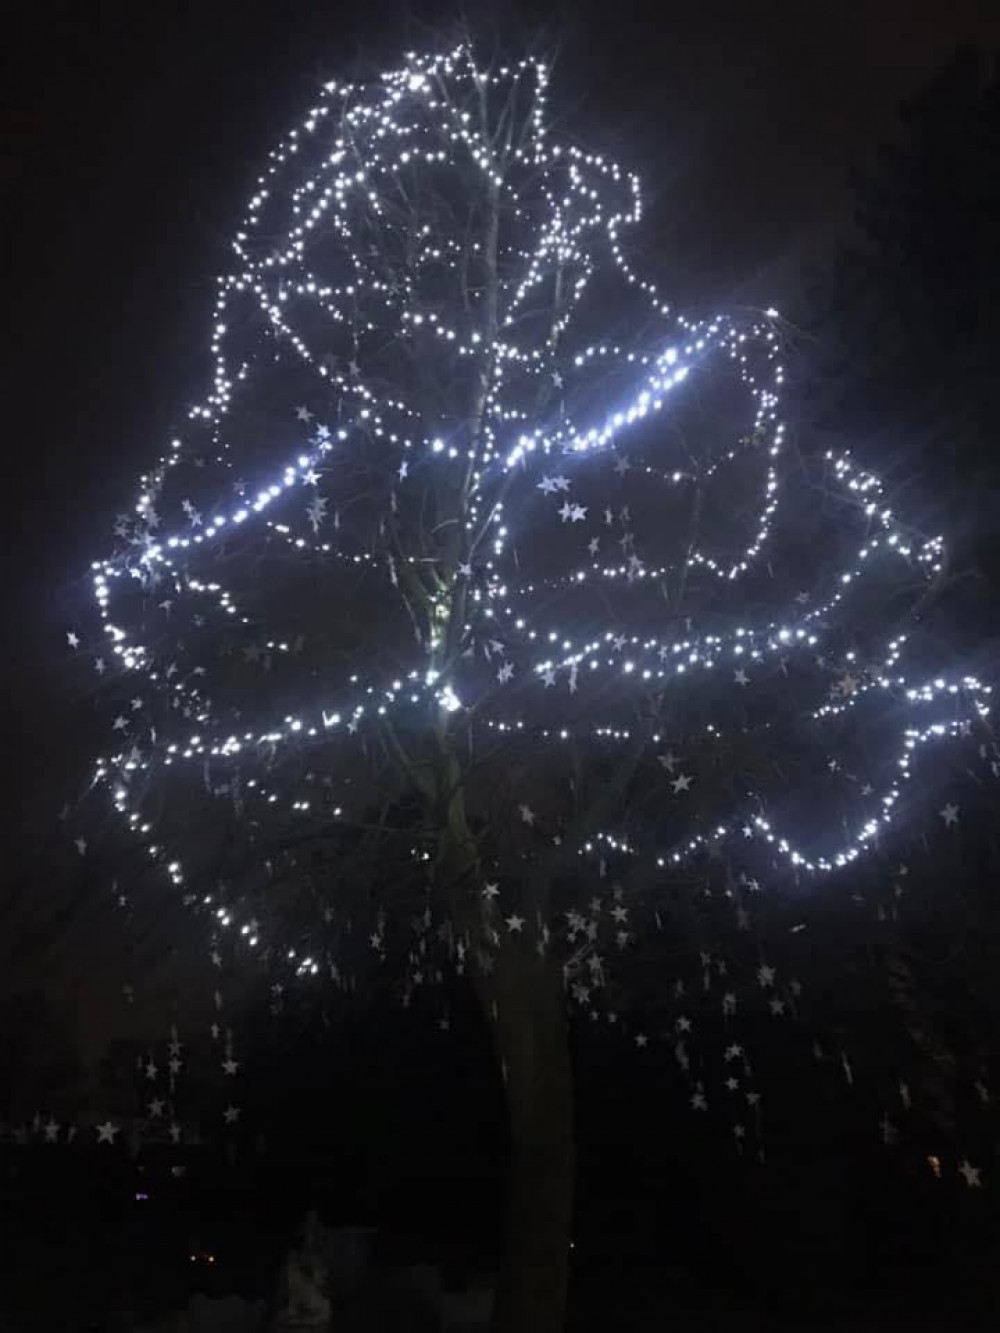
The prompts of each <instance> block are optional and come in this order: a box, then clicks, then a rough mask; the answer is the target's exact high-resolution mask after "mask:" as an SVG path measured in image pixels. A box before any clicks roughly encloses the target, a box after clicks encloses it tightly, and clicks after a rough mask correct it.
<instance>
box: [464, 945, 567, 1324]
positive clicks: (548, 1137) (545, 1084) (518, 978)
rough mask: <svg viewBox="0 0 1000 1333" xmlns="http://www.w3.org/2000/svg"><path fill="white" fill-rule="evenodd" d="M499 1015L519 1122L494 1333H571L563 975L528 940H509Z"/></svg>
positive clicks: (500, 965) (498, 986)
mask: <svg viewBox="0 0 1000 1333" xmlns="http://www.w3.org/2000/svg"><path fill="white" fill-rule="evenodd" d="M488 980H489V981H491V982H492V983H493V984H492V985H489V986H487V987H486V988H484V993H486V994H489V993H492V997H491V1002H490V1003H491V1012H490V1014H489V1018H490V1021H491V1023H492V1026H493V1029H494V1032H495V1035H496V1042H497V1052H498V1055H499V1057H500V1060H501V1066H502V1070H503V1073H504V1082H505V1092H506V1098H507V1116H508V1124H509V1128H510V1163H509V1180H508V1200H507V1225H506V1245H505V1252H504V1258H503V1264H502V1267H501V1270H500V1275H499V1282H498V1286H497V1296H496V1306H495V1310H494V1318H493V1333H562V1330H563V1328H564V1326H565V1317H566V1295H567V1285H568V1277H569V1256H570V1240H571V1238H572V1222H573V1187H574V1175H575V1153H574V1123H573V1122H574V1101H573V1076H572V1065H571V1061H570V1051H569V1032H568V1024H567V1018H566V1001H565V996H564V994H563V986H562V978H561V976H560V974H559V970H558V968H557V967H556V966H554V965H553V964H551V963H548V962H547V961H545V960H543V959H540V958H539V957H538V956H537V955H536V954H535V953H534V951H533V950H532V947H531V944H530V942H529V941H528V940H524V941H523V942H522V941H520V940H517V941H516V942H515V941H512V940H507V941H505V948H504V949H503V950H501V956H500V958H499V959H498V960H497V968H496V973H495V975H494V976H492V977H490V978H489V979H488Z"/></svg>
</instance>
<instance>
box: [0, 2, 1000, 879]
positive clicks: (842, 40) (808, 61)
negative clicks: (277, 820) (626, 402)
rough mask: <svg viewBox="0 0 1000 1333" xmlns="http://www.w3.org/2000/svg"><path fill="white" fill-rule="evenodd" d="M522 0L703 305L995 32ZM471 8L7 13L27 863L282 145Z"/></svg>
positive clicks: (559, 89)
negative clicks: (344, 80)
mask: <svg viewBox="0 0 1000 1333" xmlns="http://www.w3.org/2000/svg"><path fill="white" fill-rule="evenodd" d="M489 8H490V6H488V5H478V4H473V5H470V6H469V12H470V13H474V14H479V13H484V12H486V10H487V9H489ZM497 8H498V9H499V8H501V7H500V6H497ZM503 8H508V7H507V6H504V7H503ZM520 9H521V11H522V13H523V14H524V15H525V18H524V23H523V32H524V34H525V35H530V34H531V33H532V31H534V30H535V28H536V27H537V23H536V22H533V18H536V19H537V18H541V19H544V20H548V22H549V27H550V30H551V31H553V32H558V31H561V32H562V33H563V47H562V54H561V56H560V58H559V62H558V65H557V70H556V75H555V80H554V93H553V100H554V103H555V105H556V107H557V108H559V109H561V110H563V111H564V112H565V114H566V117H567V119H568V120H569V122H570V124H571V126H572V129H573V132H574V135H575V137H577V138H578V139H579V140H580V141H582V142H585V143H587V144H588V145H592V146H594V147H596V148H597V149H602V150H608V151H610V152H612V153H613V154H614V155H615V156H616V157H617V158H618V159H619V160H620V161H622V162H623V163H624V164H625V165H627V166H630V167H634V168H636V169H638V170H639V171H640V173H641V174H642V176H643V178H644V179H645V181H646V186H647V199H648V204H649V209H648V212H647V225H646V228H645V230H644V232H643V234H642V237H641V241H642V248H643V251H644V262H645V265H646V267H647V268H649V267H650V265H652V267H653V268H655V269H656V270H657V271H658V273H659V275H660V278H661V286H662V287H663V289H664V290H665V291H666V292H667V293H668V294H670V295H672V296H673V297H674V298H675V299H676V300H678V301H680V302H681V303H690V304H693V305H697V306H703V305H704V304H705V303H713V304H715V303H718V304H728V305H733V304H743V303H755V304H770V303H772V302H773V303H775V304H777V305H779V307H781V306H784V305H787V304H788V302H789V301H792V300H794V296H795V286H796V274H797V272H798V266H799V264H800V263H801V261H802V259H803V257H808V256H810V255H811V254H814V253H818V252H821V250H822V244H823V242H824V241H825V240H826V239H827V238H829V237H830V236H831V235H833V234H835V232H836V230H837V228H838V227H839V226H840V225H841V223H842V220H843V218H844V215H845V212H846V207H847V201H846V194H845V189H844V183H845V177H846V174H847V171H848V169H849V168H850V166H851V165H852V163H854V162H856V161H858V160H859V159H860V158H862V157H863V155H864V153H865V152H866V151H867V150H869V149H870V148H871V147H872V146H873V145H874V144H875V143H877V141H878V139H879V138H880V136H881V135H883V134H884V132H885V131H886V130H887V129H888V128H890V127H891V124H892V119H893V114H894V111H895V108H896V106H897V104H898V102H899V101H900V99H901V98H903V97H904V96H906V95H907V94H908V93H910V92H912V91H913V90H914V89H915V88H916V87H918V86H919V85H920V84H921V83H922V82H923V81H924V80H925V79H926V77H927V76H928V75H929V74H931V73H932V72H933V71H934V69H935V68H936V67H938V66H939V65H941V64H942V63H943V62H944V61H946V60H947V58H948V57H949V56H950V54H951V53H952V51H953V50H954V49H955V47H956V46H957V45H959V44H961V43H963V42H965V41H969V40H973V41H980V42H982V43H985V44H989V45H1000V6H997V5H996V4H995V3H991V2H990V0H981V3H975V2H974V0H952V3H951V4H950V5H947V6H946V5H944V4H942V3H940V0H938V2H937V3H932V2H930V0H928V2H923V0H881V2H880V0H868V2H867V3H855V2H854V0H840V3H838V4H836V5H828V4H824V5H821V4H816V3H812V4H805V3H802V0H791V2H790V3H785V2H784V0H772V2H771V3H765V2H763V0H757V2H756V3H755V2H754V0H696V2H695V3H686V4H680V3H673V0H663V3H660V4H657V5H653V6H651V7H650V8H649V10H648V11H647V12H644V11H643V10H642V8H641V7H640V6H638V5H637V6H624V5H612V4H594V3H588V4H572V3H564V4H563V5H562V6H561V7H560V6H558V5H551V4H550V5H548V6H543V5H534V6H533V5H530V4H527V3H522V4H521V5H520ZM457 12H458V6H456V5H442V4H436V5H428V4H422V3H420V0H409V3H401V2H400V0H380V2H379V3H376V4H373V5H369V6H360V5H352V6H347V5H338V4H336V3H333V2H332V0H324V2H323V3H319V2H318V0H310V2H308V3H307V2H305V0H272V3H270V4H263V3H259V2H256V3H255V2H254V0H241V2H240V3H237V2H236V0H211V3H207V2H203V3H199V4H185V3H180V0H172V2H169V3H168V2H166V0H142V3H135V0H130V2H126V0H105V2H103V3H100V2H98V0H91V2H90V3H88V4H86V5H80V4H68V3H66V4H63V3H59V4H56V3H49V4H45V3H40V4H39V3H36V4H32V5H27V4H21V5H19V6H18V12H17V14H16V16H15V17H14V18H13V19H12V20H10V19H9V20H8V25H7V30H6V32H5V40H4V43H3V45H4V51H3V57H2V58H3V59H4V61H5V62H6V64H7V68H6V69H5V70H4V73H3V78H2V80H0V86H2V96H3V98H4V101H5V109H4V113H3V131H4V143H3V153H2V157H0V162H2V170H3V189H4V197H5V201H6V208H5V222H6V224H7V232H8V240H7V245H6V247H5V253H6V255H7V257H8V259H9V260H10V269H9V272H8V277H7V280H6V283H5V292H6V294H7V295H8V318H7V321H6V328H7V333H8V351H7V354H6V357H5V364H4V370H5V382H6V388H7V394H6V399H7V418H6V423H5V425H6V430H5V444H4V449H3V455H2V456H3V466H4V470H5V475H4V487H3V494H4V497H5V500H6V506H5V518H6V523H5V536H6V538H7V542H8V545H7V556H8V558H7V562H6V578H5V580H4V599H5V604H4V608H3V610H4V613H5V618H6V625H7V633H6V635H5V639H6V642H5V645H4V648H3V654H2V657H3V663H4V667H5V668H6V673H7V675H8V683H7V690H8V703H9V707H8V709H7V724H8V727H9V729H10V736H9V738H6V739H4V740H3V744H4V753H5V758H6V759H7V771H8V774H14V775H16V781H15V784H14V786H15V790H14V801H13V802H12V803H8V805H7V809H8V813H9V821H8V828H7V834H8V838H7V841H8V842H9V843H10V845H11V849H12V850H13V851H14V852H16V853H19V856H18V859H19V860H21V861H22V862H23V864H24V865H25V866H29V865H32V864H33V865H34V866H35V867H37V864H38V863H37V861H33V858H34V852H33V847H34V845H35V841H36V839H43V840H45V839H51V836H52V830H53V822H52V820H53V817H54V815H55V813H56V812H57V811H58V809H59V807H60V806H61V805H62V803H63V801H64V800H65V799H66V797H67V796H68V795H72V794H73V791H74V788H73V787H72V786H71V785H70V784H71V781H72V780H73V777H74V774H75V764H76V763H77V761H79V760H81V759H82V758H83V757H84V754H85V749H86V747H85V742H86V739H87V736H88V734H89V728H90V727H91V725H92V724H91V722H90V719H91V717H92V715H93V708H94V706H93V703H92V702H91V701H90V700H89V698H88V696H87V694H86V689H87V685H88V682H85V681H81V680H80V679H79V675H78V673H77V672H75V671H73V669H72V667H71V665H70V663H69V662H68V660H67V658H68V654H67V649H66V643H65V632H66V629H67V628H68V627H70V626H71V625H72V624H73V623H74V622H75V621H77V620H78V614H77V607H78V606H80V605H81V602H82V599H83V598H84V597H85V596H86V594H87V590H86V585H85V583H84V581H83V579H82V577H81V575H82V574H83V573H84V572H85V569H86V564H87V561H88V560H89V559H90V558H91V557H92V555H94V554H97V553H101V554H103V551H104V548H103V546H102V543H103V542H104V540H105V538H106V536H107V535H108V534H109V533H110V525H111V520H112V516H113V513H114V511H115V510H116V509H118V508H121V507H124V505H125V504H126V503H127V502H128V501H129V498H130V488H131V484H132V479H133V477H134V476H135V475H136V474H137V473H138V472H139V471H141V470H142V468H143V467H144V466H145V465H146V464H147V462H148V461H150V460H151V459H152V458H154V457H155V456H156V455H157V454H158V453H159V451H160V448H161V446H162V442H163V439H164V436H165V434H166V432H167V431H168V430H169V429H170V428H171V425H172V424H173V422H174V421H175V420H177V419H179V418H180V417H181V416H182V415H183V410H184V408H185V406H186V404H187V403H188V402H189V401H191V400H193V399H194V398H196V397H198V396H199V395H200V394H201V392H202V389H203V386H204V382H205V376H206V374H207V361H206V359H205V356H204V349H205V348H206V346H207V336H206V334H207V327H208V316H209V311H210V304H211V299H212V290H213V286H212V279H213V275H214V274H215V273H216V271H218V270H219V269H220V268H221V267H222V266H223V265H224V264H225V262H226V244H227V236H228V235H229V234H230V232H231V231H232V230H233V228H234V225H235V222H236V219H237V217H238V215H239V213H240V211H241V210H242V205H243V202H244V200H245V198H246V197H247V195H248V194H249V193H250V190H251V186H252V183H253V180H254V177H255V175H256V172H257V170H258V169H259V164H260V163H261V162H262V159H263V157H264V154H265V153H266V151H267V149H268V148H269V147H270V146H271V145H272V143H273V142H274V141H275V140H276V139H277V138H278V137H279V136H280V135H281V134H283V133H284V132H285V131H286V130H287V128H289V126H290V124H291V123H292V121H293V120H294V119H295V118H297V117H298V115H299V114H300V113H301V112H302V111H303V110H304V109H305V108H306V107H307V106H308V105H309V102H310V99H311V96H312V92H313V89H314V88H316V87H317V86H318V84H319V83H320V82H321V81H322V80H323V79H325V78H330V77H332V76H342V75H344V74H349V73H351V71H352V69H362V70H363V69H365V68H368V69H374V70H376V71H377V70H378V69H379V68H381V67H383V66H384V65H385V64H386V63H389V62H391V61H392V60H393V58H394V56H395V54H396V53H397V52H398V51H399V50H401V49H405V48H406V47H408V46H426V45H428V44H429V43H431V42H432V41H433V33H434V28H433V26H432V20H433V19H434V18H435V17H441V16H442V15H443V16H444V17H445V20H446V21H447V19H448V17H449V16H452V15H454V14H455V13H457ZM560 13H561V15H562V19H563V21H562V22H561V23H560ZM612 16H614V21H612ZM510 30H511V29H510V28H509V26H508V29H507V31H510ZM445 31H447V29H445ZM11 291H13V309H11V307H10V302H9V295H10V293H11ZM22 805H23V806H24V813H23V814H22V813H21V807H22Z"/></svg>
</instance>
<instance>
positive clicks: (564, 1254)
mask: <svg viewBox="0 0 1000 1333" xmlns="http://www.w3.org/2000/svg"><path fill="white" fill-rule="evenodd" d="M448 763H449V765H450V766H449V767H448V768H445V769H444V770H443V771H442V773H441V775H439V779H438V782H439V790H442V791H447V792H450V793H451V795H450V802H449V808H448V815H447V818H446V819H445V820H444V821H443V822H444V826H445V832H444V835H443V836H442V839H441V844H440V849H439V855H438V860H437V864H436V867H435V875H436V880H437V883H438V885H439V886H440V888H441V890H442V892H444V893H445V894H446V895H447V897H448V900H449V901H450V903H451V906H452V912H453V915H454V919H455V920H456V922H457V923H458V924H459V927H460V929H461V930H463V931H465V932H467V934H468V937H469V939H470V940H471V941H472V942H473V947H475V946H476V944H477V943H480V942H485V938H486V932H484V919H485V918H486V917H487V916H488V915H489V914H490V913H491V912H492V911H493V910H494V909H492V908H491V907H489V906H485V907H484V905H483V900H482V897H481V893H480V880H481V876H480V868H479V862H478V858H477V854H476V848H475V844H474V842H473V840H472V837H471V835H470V833H469V831H468V827H467V825H466V823H465V814H464V805H463V802H462V788H461V784H460V783H459V782H458V779H457V775H456V769H455V761H454V758H453V757H452V756H448ZM532 887H533V889H534V892H533V893H532V892H529V893H528V895H527V896H528V898H529V899H530V901H531V903H532V907H533V909H534V913H533V914H535V913H537V912H540V911H541V910H542V908H543V905H544V903H543V899H544V889H543V886H542V885H541V884H540V883H536V884H535V885H534V886H532ZM495 924H497V925H499V926H500V929H501V930H503V923H502V922H497V923H495ZM525 926H526V929H524V932H523V934H522V933H520V932H518V933H515V932H507V931H504V933H503V934H502V935H501V936H500V947H499V948H498V949H497V950H496V951H495V952H492V951H490V952H489V953H488V955H487V956H488V957H489V958H490V960H491V963H492V966H491V968H490V969H489V970H487V969H485V968H484V967H482V966H481V965H480V963H479V960H476V961H475V962H474V963H473V966H472V978H473V984H474V989H475V992H476V995H477V997H478V999H479V1002H480V1004H481V1006H482V1009H483V1013H484V1016H485V1017H486V1020H487V1023H488V1025H489V1026H490V1028H491V1030H492V1032H493V1037H494V1041H495V1043H496V1052H497V1057H498V1060H499V1063H500V1067H501V1071H502V1074H503V1080H504V1092H505V1096H506V1101H507V1123H508V1128H509V1140H510V1162H509V1168H508V1194H507V1216H506V1244H505V1246H504V1255H503V1260H502V1263H501V1268H500V1274H499V1280H498V1283H497V1292H496V1303H495V1306H494V1313H493V1324H492V1333H563V1329H564V1327H565V1320H566V1296H567V1287H568V1278H569V1256H570V1241H571V1239H572V1223H573V1188H574V1184H575V1165H576V1163H575V1151H574V1147H575V1143H574V1140H575V1134H574V1130H575V1125H574V1112H575V1102H574V1097H573V1071H572V1063H571V1060H570V1049H569V1022H568V1019H567V1014H566V995H565V990H564V986H563V975H562V969H561V968H560V966H559V964H558V963H557V962H556V961H554V960H553V959H551V958H549V957H547V956H545V954H544V951H543V952H541V953H540V952H539V949H538V944H539V937H538V936H536V934H535V931H534V930H533V929H532V926H531V924H529V923H528V922H525ZM491 932H492V927H491V931H490V933H491Z"/></svg>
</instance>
